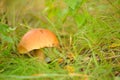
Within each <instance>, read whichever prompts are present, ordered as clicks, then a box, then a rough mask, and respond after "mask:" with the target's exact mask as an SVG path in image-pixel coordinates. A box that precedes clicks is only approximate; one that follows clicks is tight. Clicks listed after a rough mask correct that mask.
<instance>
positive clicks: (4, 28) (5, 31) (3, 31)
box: [0, 23, 9, 34]
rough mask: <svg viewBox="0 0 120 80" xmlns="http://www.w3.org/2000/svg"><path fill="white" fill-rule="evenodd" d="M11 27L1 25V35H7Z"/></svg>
mask: <svg viewBox="0 0 120 80" xmlns="http://www.w3.org/2000/svg"><path fill="white" fill-rule="evenodd" d="M8 29H9V26H8V25H5V24H1V23H0V33H1V34H6V33H7V32H8Z"/></svg>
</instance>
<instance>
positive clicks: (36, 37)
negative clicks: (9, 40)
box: [18, 28, 59, 54]
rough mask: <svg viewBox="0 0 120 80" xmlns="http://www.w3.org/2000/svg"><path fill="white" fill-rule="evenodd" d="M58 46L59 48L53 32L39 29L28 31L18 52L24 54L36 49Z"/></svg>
mask: <svg viewBox="0 0 120 80" xmlns="http://www.w3.org/2000/svg"><path fill="white" fill-rule="evenodd" d="M57 46H59V41H58V39H57V37H56V35H55V34H54V33H53V32H51V31H49V30H47V29H41V28H38V29H32V30H30V31H28V32H27V33H26V34H25V35H24V36H23V37H22V39H21V41H20V43H19V44H18V51H19V53H21V54H24V53H27V52H29V51H32V50H34V49H40V48H44V47H57Z"/></svg>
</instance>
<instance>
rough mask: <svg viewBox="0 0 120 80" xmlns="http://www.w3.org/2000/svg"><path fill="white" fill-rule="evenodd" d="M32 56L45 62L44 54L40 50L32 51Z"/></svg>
mask: <svg viewBox="0 0 120 80" xmlns="http://www.w3.org/2000/svg"><path fill="white" fill-rule="evenodd" d="M32 54H33V56H35V57H38V59H39V60H40V61H44V60H45V55H44V53H43V52H42V50H41V49H37V50H34V52H33V53H32Z"/></svg>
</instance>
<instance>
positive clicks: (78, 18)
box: [75, 14, 86, 27]
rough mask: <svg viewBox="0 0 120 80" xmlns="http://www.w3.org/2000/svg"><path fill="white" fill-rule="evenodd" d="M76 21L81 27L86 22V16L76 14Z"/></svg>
mask: <svg viewBox="0 0 120 80" xmlns="http://www.w3.org/2000/svg"><path fill="white" fill-rule="evenodd" d="M75 21H76V23H77V26H78V27H81V26H82V25H83V24H84V23H85V21H86V17H85V15H83V14H79V15H76V16H75Z"/></svg>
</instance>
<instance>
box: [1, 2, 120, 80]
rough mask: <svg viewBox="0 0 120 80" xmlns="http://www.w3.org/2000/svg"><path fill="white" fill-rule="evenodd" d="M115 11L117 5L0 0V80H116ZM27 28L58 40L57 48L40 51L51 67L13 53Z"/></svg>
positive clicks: (118, 25) (118, 38)
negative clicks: (53, 36)
mask: <svg viewBox="0 0 120 80" xmlns="http://www.w3.org/2000/svg"><path fill="white" fill-rule="evenodd" d="M119 5H120V0H116V1H115V0H45V1H44V0H36V1H34V0H26V1H25V0H17V1H15V0H12V1H11V2H9V1H7V0H1V1H0V9H1V11H0V80H13V79H14V80H56V79H57V80H119V79H120V8H119V7H120V6H119ZM31 28H45V29H49V30H51V31H52V32H54V33H55V34H56V35H57V37H58V39H59V42H60V46H61V47H60V48H59V49H56V48H45V49H43V51H44V53H45V55H46V56H47V57H49V58H50V60H51V63H46V62H40V61H38V60H37V58H35V57H29V56H27V55H20V54H19V52H18V51H17V45H18V43H19V41H20V39H21V37H22V36H23V35H24V34H25V33H26V32H27V31H28V30H30V29H31ZM70 54H72V55H73V56H71V57H70V58H69V57H68V56H69V55H70ZM60 58H62V59H64V61H63V62H62V63H58V60H59V59H60ZM71 59H72V60H71ZM66 66H70V67H71V68H72V70H73V73H74V74H75V75H74V74H71V73H70V72H69V70H71V69H70V68H68V69H66V68H65V67H66ZM77 74H78V75H77Z"/></svg>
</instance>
